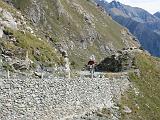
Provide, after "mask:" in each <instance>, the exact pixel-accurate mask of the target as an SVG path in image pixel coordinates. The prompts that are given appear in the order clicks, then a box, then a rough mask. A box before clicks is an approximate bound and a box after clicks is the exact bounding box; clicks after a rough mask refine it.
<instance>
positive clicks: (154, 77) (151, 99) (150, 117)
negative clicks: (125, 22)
mask: <svg viewBox="0 0 160 120" xmlns="http://www.w3.org/2000/svg"><path fill="white" fill-rule="evenodd" d="M136 65H137V67H138V68H139V69H140V71H141V76H140V77H138V76H136V75H135V74H130V79H131V80H132V82H133V84H134V85H135V87H136V88H137V89H138V91H139V95H135V91H133V90H131V91H130V92H128V94H127V96H124V97H123V99H122V104H124V105H127V106H129V107H130V108H131V109H132V110H133V112H132V113H131V114H128V115H127V114H123V120H126V119H127V120H128V119H131V120H160V59H159V58H152V57H150V56H147V55H146V54H138V55H137V56H136Z"/></svg>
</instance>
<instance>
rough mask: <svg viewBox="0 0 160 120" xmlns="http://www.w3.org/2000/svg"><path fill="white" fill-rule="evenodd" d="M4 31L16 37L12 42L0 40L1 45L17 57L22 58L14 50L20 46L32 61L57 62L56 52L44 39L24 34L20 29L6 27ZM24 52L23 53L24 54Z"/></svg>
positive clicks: (47, 63) (52, 63)
mask: <svg viewBox="0 0 160 120" xmlns="http://www.w3.org/2000/svg"><path fill="white" fill-rule="evenodd" d="M5 31H6V32H8V33H10V34H13V36H14V37H15V38H16V42H14V43H12V42H9V41H7V40H4V41H1V43H2V44H3V46H4V47H5V48H6V49H8V50H10V51H12V53H14V55H16V57H18V58H21V59H22V58H23V57H24V56H21V55H18V54H17V53H16V51H17V50H18V49H19V48H22V49H24V50H26V51H28V53H29V58H30V59H32V60H33V61H39V62H41V63H44V65H54V64H55V63H58V62H59V58H58V57H57V55H58V53H56V52H55V51H54V50H55V49H54V48H53V46H51V45H50V44H49V43H48V42H47V41H46V40H39V39H38V38H37V37H35V36H33V35H32V34H31V33H28V32H26V33H25V34H24V33H22V32H21V31H14V30H11V29H6V30H5ZM25 54H26V53H24V55H25Z"/></svg>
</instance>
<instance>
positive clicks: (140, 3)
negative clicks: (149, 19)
mask: <svg viewBox="0 0 160 120" xmlns="http://www.w3.org/2000/svg"><path fill="white" fill-rule="evenodd" d="M106 1H108V2H111V1H112V0H106ZM117 1H119V2H121V3H123V4H126V5H130V6H133V7H140V8H143V9H145V10H147V11H148V12H150V13H152V14H154V13H155V12H157V11H160V0H117Z"/></svg>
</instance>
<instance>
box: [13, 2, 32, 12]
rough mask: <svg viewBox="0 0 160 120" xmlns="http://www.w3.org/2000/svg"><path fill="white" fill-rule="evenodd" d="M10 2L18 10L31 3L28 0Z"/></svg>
mask: <svg viewBox="0 0 160 120" xmlns="http://www.w3.org/2000/svg"><path fill="white" fill-rule="evenodd" d="M12 3H13V4H14V5H15V7H16V8H17V9H19V10H24V9H25V8H26V7H28V5H29V4H30V3H31V1H30V0H12Z"/></svg>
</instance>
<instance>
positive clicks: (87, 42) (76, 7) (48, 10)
mask: <svg viewBox="0 0 160 120" xmlns="http://www.w3.org/2000/svg"><path fill="white" fill-rule="evenodd" d="M8 2H9V4H11V5H12V6H15V7H16V8H17V9H18V10H20V11H21V12H22V14H23V15H24V18H26V20H27V23H26V24H27V25H28V26H30V27H31V29H32V31H33V32H34V33H35V34H36V35H37V36H38V37H39V38H41V39H42V41H44V40H45V41H46V43H47V44H49V45H50V46H53V47H54V48H56V49H57V50H58V51H59V52H60V53H61V52H63V51H67V52H68V54H69V56H70V59H71V63H73V64H76V65H75V66H76V67H78V66H79V67H81V68H82V66H84V64H85V63H86V61H87V60H88V58H89V56H90V55H92V54H95V55H96V58H97V60H100V59H103V58H104V57H105V56H106V55H109V54H112V53H114V52H115V51H116V50H118V49H122V48H125V47H138V46H139V45H138V44H137V42H136V41H134V37H133V36H132V35H131V34H130V33H129V32H128V31H127V30H126V33H125V35H122V31H123V30H124V28H123V27H122V26H120V25H119V24H117V23H116V22H114V21H113V20H112V19H110V17H109V16H106V15H105V13H104V12H102V11H101V10H100V9H99V8H98V7H96V6H95V5H94V4H93V3H91V2H89V1H86V0H71V1H70V0H52V1H50V0H47V1H38V0H37V1H32V0H23V1H19V0H15V1H8ZM19 29H21V28H19ZM37 51H38V50H37ZM29 53H32V52H31V51H29ZM79 59H80V61H79V62H77V60H79ZM48 62H50V60H49V61H48Z"/></svg>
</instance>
